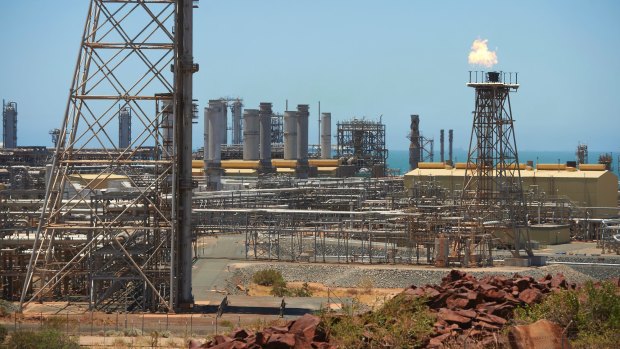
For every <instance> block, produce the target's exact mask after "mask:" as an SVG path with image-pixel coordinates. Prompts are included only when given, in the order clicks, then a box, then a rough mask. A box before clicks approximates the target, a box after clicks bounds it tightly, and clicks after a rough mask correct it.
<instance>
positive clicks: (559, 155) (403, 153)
mask: <svg viewBox="0 0 620 349" xmlns="http://www.w3.org/2000/svg"><path fill="white" fill-rule="evenodd" d="M604 153H608V154H611V158H612V163H611V168H612V171H613V172H614V173H615V174H616V176H618V177H620V173H619V171H618V163H619V162H620V153H617V152H616V153H613V152H606V151H589V152H588V161H587V162H588V163H590V164H596V163H597V162H598V157H599V155H601V154H604ZM452 156H453V158H454V162H455V163H456V162H466V161H467V151H466V150H464V149H454V151H453V154H452ZM446 157H447V152H446ZM529 160H531V161H532V162H533V163H534V165H536V164H557V163H560V164H565V163H566V162H567V161H576V156H575V151H520V152H519V162H521V163H526V162H527V161H529ZM434 161H439V154H438V153H437V152H436V153H435V159H434ZM388 168H390V169H395V170H396V171H398V170H400V174H401V175H402V174H405V173H407V172H409V150H390V151H389V152H388Z"/></svg>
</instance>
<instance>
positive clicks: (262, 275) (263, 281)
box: [252, 269, 286, 286]
mask: <svg viewBox="0 0 620 349" xmlns="http://www.w3.org/2000/svg"><path fill="white" fill-rule="evenodd" d="M252 282H254V283H255V284H257V285H261V286H274V285H276V284H285V285H286V281H284V277H282V273H280V272H279V271H278V270H275V269H265V270H260V271H257V272H256V273H254V275H253V276H252Z"/></svg>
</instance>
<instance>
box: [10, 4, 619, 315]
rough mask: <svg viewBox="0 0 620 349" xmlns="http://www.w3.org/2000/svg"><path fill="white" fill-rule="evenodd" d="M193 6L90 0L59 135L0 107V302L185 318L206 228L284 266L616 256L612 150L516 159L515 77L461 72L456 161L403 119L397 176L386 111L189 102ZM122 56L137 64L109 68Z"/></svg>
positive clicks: (412, 119) (487, 263) (417, 118)
mask: <svg viewBox="0 0 620 349" xmlns="http://www.w3.org/2000/svg"><path fill="white" fill-rule="evenodd" d="M132 3H135V4H138V3H139V4H140V6H139V8H136V9H135V11H134V10H131V11H128V10H127V8H126V6H127V5H128V4H132ZM194 6H195V4H194V1H191V0H177V1H152V2H151V1H147V2H144V1H122V2H117V1H95V0H93V1H91V5H90V12H89V15H88V18H87V20H86V26H85V28H84V32H83V36H82V41H81V50H80V56H79V57H78V61H77V65H76V67H75V74H74V76H73V81H72V87H71V95H70V96H69V98H68V101H67V104H66V110H65V113H64V117H63V119H62V120H58V128H57V129H54V130H51V131H50V133H49V134H50V135H51V137H52V142H53V144H54V145H55V147H54V148H47V147H40V146H29V145H24V144H21V143H20V142H19V139H18V138H17V134H18V132H17V128H18V120H19V116H20V114H19V113H18V103H16V102H14V101H4V102H3V113H2V117H3V123H2V126H3V133H2V134H3V147H2V148H0V298H1V299H4V300H8V301H13V302H16V304H19V307H20V309H21V310H23V309H26V308H27V307H28V306H29V305H30V304H33V303H45V302H56V301H63V300H69V301H70V302H75V303H80V304H84V305H85V307H87V308H88V309H89V310H94V311H103V312H118V311H121V312H167V313H176V312H188V311H191V310H192V309H193V308H194V307H195V304H196V302H195V301H196V300H195V295H194V290H193V287H192V265H193V263H194V261H195V258H196V257H197V256H196V253H197V252H196V251H197V250H198V248H199V247H200V246H201V243H202V241H203V239H204V238H206V237H213V236H229V235H236V236H238V237H239V241H242V244H241V245H240V246H239V248H240V251H241V250H242V254H243V258H244V259H246V260H248V261H256V260H263V261H274V262H275V261H281V262H293V263H297V262H304V263H327V264H342V265H344V264H364V265H366V264H399V265H426V266H429V267H431V266H432V267H439V268H447V267H459V268H471V267H493V266H494V265H497V263H498V261H499V260H501V264H502V265H506V266H522V267H527V266H543V265H545V264H546V257H545V256H544V255H540V254H539V253H538V252H537V251H538V250H539V249H540V248H541V246H548V245H554V244H561V243H569V242H571V241H574V240H584V241H586V240H587V241H596V242H597V244H598V245H597V246H598V247H599V248H601V249H602V250H603V253H604V251H605V250H607V252H611V253H615V254H618V253H620V215H619V212H620V209H619V197H618V177H617V176H616V175H615V174H614V173H613V172H612V171H610V168H609V163H601V164H590V163H588V160H587V145H585V144H579V146H578V150H577V157H576V161H569V162H567V163H556V164H542V163H540V164H539V163H533V162H531V161H528V160H529V159H522V158H520V157H519V153H518V144H519V130H518V129H515V127H514V124H513V115H512V113H513V109H514V110H515V113H517V110H518V109H519V108H518V106H517V105H515V106H514V108H513V106H511V104H510V96H511V94H512V93H514V92H515V91H516V90H517V89H519V88H521V85H520V83H519V82H520V80H521V81H522V82H524V83H525V81H526V80H525V79H522V76H521V75H517V74H516V73H508V72H497V71H484V72H483V71H472V72H469V73H468V74H469V78H468V80H466V79H464V81H463V82H464V83H466V84H467V86H469V87H470V88H471V89H470V91H471V92H472V107H473V110H474V112H473V117H472V120H471V121H472V123H471V125H472V126H471V139H470V141H469V149H468V156H467V159H466V161H464V162H455V161H453V160H454V158H453V130H452V129H450V130H448V132H447V137H445V132H444V130H443V129H442V130H441V131H440V139H439V149H440V154H439V155H440V156H439V157H437V159H436V156H435V153H434V147H435V141H434V139H432V138H430V137H425V136H424V135H423V134H422V133H421V131H420V130H421V125H422V126H423V125H424V115H417V114H414V115H410V116H409V115H403V116H402V120H403V123H402V127H403V128H408V127H409V128H410V134H409V137H408V138H409V139H410V149H409V150H410V153H409V155H410V156H409V164H410V171H409V172H407V173H405V174H402V175H399V174H397V173H395V171H392V170H391V169H390V168H389V166H388V156H389V150H388V149H387V145H386V134H387V132H388V131H389V130H386V125H385V124H384V123H383V121H382V120H381V118H378V119H372V118H365V117H353V116H345V115H332V114H331V113H329V112H325V111H321V110H320V109H319V110H313V109H314V108H313V107H311V106H310V104H298V105H296V106H290V107H289V106H288V102H287V107H286V110H275V109H276V108H274V106H273V104H272V102H263V103H260V104H259V105H246V102H244V99H243V96H239V97H234V98H233V97H221V98H219V96H208V98H210V99H207V98H205V96H196V95H195V94H194V93H193V88H192V74H194V73H195V72H197V71H198V70H199V65H198V63H197V62H194V60H193V59H194V58H193V54H192V40H193V32H192V31H193V28H192V22H193V18H192V12H193V7H194ZM140 11H142V12H143V13H142V14H141V15H140V16H138V17H137V18H136V19H135V20H134V21H133V22H131V25H128V24H126V23H128V22H129V21H131V20H132V19H131V17H132V16H133V15H135V14H136V12H140ZM144 16H146V17H147V18H148V20H144ZM121 17H123V20H117V19H118V18H121ZM125 17H126V18H125ZM173 28H176V30H173ZM128 60H132V61H133V63H132V64H135V65H139V66H142V67H145V68H147V69H144V71H146V73H144V74H143V73H136V74H131V72H129V73H128V72H127V71H121V68H122V67H123V64H125V63H126V61H128ZM170 67H172V70H171V69H170ZM466 74H467V72H464V74H463V76H464V77H466ZM465 80H466V81H465ZM523 88H527V87H526V85H524V87H523ZM197 98H200V100H198V99H197ZM23 103H25V102H23ZM199 104H204V105H205V106H204V109H203V112H200V111H199V110H200V109H199V107H198V105H199ZM319 108H320V107H319ZM317 109H318V108H317ZM412 109H415V106H412ZM413 112H415V110H413ZM467 112H468V111H466V110H465V111H464V114H467ZM198 118H204V130H201V131H202V134H199V135H196V134H193V135H192V125H193V123H194V122H195V120H197V119H198ZM311 119H312V120H315V121H319V125H320V129H319V130H318V131H319V142H318V144H311V142H310V141H309V136H308V134H309V129H310V128H311V127H312V126H310V125H311V124H316V122H314V121H313V122H310V120H311ZM194 131H196V130H194ZM200 136H202V137H203V140H204V141H203V147H201V148H200V149H192V138H200ZM445 138H447V143H448V144H447V149H445V148H444V143H445Z"/></svg>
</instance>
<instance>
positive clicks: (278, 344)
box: [263, 333, 295, 349]
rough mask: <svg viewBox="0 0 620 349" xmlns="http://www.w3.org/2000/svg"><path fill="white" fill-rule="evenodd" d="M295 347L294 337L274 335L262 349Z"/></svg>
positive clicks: (290, 335)
mask: <svg viewBox="0 0 620 349" xmlns="http://www.w3.org/2000/svg"><path fill="white" fill-rule="evenodd" d="M294 347H295V335H294V334H292V333H275V334H273V335H271V337H270V338H269V341H267V343H266V344H265V345H263V348H265V349H289V348H294Z"/></svg>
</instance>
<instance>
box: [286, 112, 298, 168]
mask: <svg viewBox="0 0 620 349" xmlns="http://www.w3.org/2000/svg"><path fill="white" fill-rule="evenodd" d="M284 159H286V160H296V159H297V112H295V111H285V112H284Z"/></svg>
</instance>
